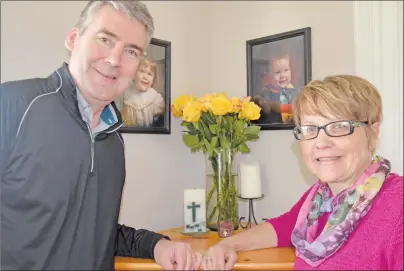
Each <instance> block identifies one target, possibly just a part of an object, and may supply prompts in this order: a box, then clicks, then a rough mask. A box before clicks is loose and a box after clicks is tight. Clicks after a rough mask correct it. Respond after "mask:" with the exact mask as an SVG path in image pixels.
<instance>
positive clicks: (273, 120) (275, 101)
mask: <svg viewBox="0 0 404 271" xmlns="http://www.w3.org/2000/svg"><path fill="white" fill-rule="evenodd" d="M246 45H247V46H246V47H247V95H248V96H251V98H252V100H253V101H254V102H256V103H257V104H258V105H259V106H260V107H261V117H260V119H258V120H256V121H253V123H254V124H255V125H259V126H261V130H292V129H293V128H294V127H295V125H294V124H293V120H292V118H291V116H292V114H291V112H292V110H293V102H294V98H295V97H296V95H297V93H298V92H299V91H300V89H301V88H302V87H303V86H305V85H306V84H307V83H308V82H309V81H311V80H312V61H311V57H312V52H311V28H310V27H305V28H301V29H297V30H292V31H287V32H283V33H280V34H275V35H270V36H266V37H261V38H256V39H251V40H247V42H246ZM288 67H289V68H288ZM288 70H289V72H288ZM281 102H282V103H281Z"/></svg>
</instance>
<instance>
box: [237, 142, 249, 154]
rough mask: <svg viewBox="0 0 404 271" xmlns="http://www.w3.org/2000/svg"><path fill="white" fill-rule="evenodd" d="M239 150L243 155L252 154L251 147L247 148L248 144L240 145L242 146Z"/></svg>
mask: <svg viewBox="0 0 404 271" xmlns="http://www.w3.org/2000/svg"><path fill="white" fill-rule="evenodd" d="M238 150H239V151H240V152H241V153H249V152H251V150H250V148H249V147H248V146H247V144H245V143H242V144H240V145H239V146H238Z"/></svg>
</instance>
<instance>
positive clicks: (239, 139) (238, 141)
mask: <svg viewBox="0 0 404 271" xmlns="http://www.w3.org/2000/svg"><path fill="white" fill-rule="evenodd" d="M245 140H246V137H245V136H244V135H243V137H236V138H235V139H234V140H233V142H232V143H231V147H232V148H237V147H238V146H239V145H240V144H241V143H243V142H244V141H245Z"/></svg>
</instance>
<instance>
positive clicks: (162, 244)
mask: <svg viewBox="0 0 404 271" xmlns="http://www.w3.org/2000/svg"><path fill="white" fill-rule="evenodd" d="M169 242H170V238H169V237H168V236H164V235H162V236H161V238H160V239H159V240H158V241H157V242H156V244H155V245H154V248H153V258H154V259H156V255H159V254H161V253H162V252H163V251H164V250H165V249H166V247H167V246H168V244H169Z"/></svg>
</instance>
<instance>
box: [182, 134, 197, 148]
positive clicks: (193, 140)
mask: <svg viewBox="0 0 404 271" xmlns="http://www.w3.org/2000/svg"><path fill="white" fill-rule="evenodd" d="M182 141H183V142H184V144H185V145H187V147H189V148H192V147H195V146H196V145H198V144H199V138H198V135H183V136H182Z"/></svg>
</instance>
